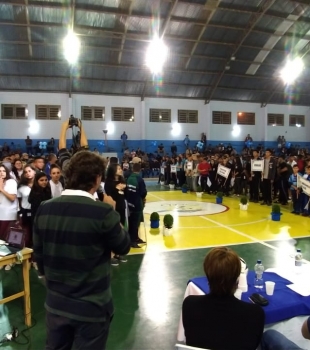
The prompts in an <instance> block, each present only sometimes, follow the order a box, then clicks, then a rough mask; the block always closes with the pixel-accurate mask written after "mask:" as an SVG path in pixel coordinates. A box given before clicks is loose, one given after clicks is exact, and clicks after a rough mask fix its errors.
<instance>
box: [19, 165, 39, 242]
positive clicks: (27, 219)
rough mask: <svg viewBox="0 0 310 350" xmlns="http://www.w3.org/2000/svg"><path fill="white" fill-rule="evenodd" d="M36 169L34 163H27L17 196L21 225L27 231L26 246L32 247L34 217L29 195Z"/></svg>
mask: <svg viewBox="0 0 310 350" xmlns="http://www.w3.org/2000/svg"><path fill="white" fill-rule="evenodd" d="M35 175H36V170H35V168H34V167H33V166H32V165H29V164H28V165H26V166H25V168H24V172H23V174H22V176H21V179H20V182H19V185H18V189H17V198H18V201H19V208H20V219H21V220H20V221H21V226H22V228H23V229H24V231H25V246H26V247H27V248H32V246H33V243H32V219H31V204H30V203H29V202H28V197H29V194H30V191H31V188H32V186H33V182H34V178H35Z"/></svg>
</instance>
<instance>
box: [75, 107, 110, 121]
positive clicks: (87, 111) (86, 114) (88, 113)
mask: <svg viewBox="0 0 310 350" xmlns="http://www.w3.org/2000/svg"><path fill="white" fill-rule="evenodd" d="M104 117H105V108H104V107H88V106H82V107H81V119H82V120H104Z"/></svg>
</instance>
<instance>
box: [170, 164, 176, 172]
mask: <svg viewBox="0 0 310 350" xmlns="http://www.w3.org/2000/svg"><path fill="white" fill-rule="evenodd" d="M170 172H171V173H176V172H177V166H176V165H171V166H170Z"/></svg>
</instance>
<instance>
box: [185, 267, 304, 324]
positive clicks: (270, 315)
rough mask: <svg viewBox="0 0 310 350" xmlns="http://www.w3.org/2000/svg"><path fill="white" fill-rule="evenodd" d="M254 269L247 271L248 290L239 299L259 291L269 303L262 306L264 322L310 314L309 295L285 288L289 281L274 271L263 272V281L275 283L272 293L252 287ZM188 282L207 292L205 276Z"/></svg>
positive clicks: (244, 298)
mask: <svg viewBox="0 0 310 350" xmlns="http://www.w3.org/2000/svg"><path fill="white" fill-rule="evenodd" d="M254 275H255V273H254V271H249V272H248V275H247V281H248V291H247V292H246V293H242V295H241V300H243V301H246V302H250V301H249V297H250V296H251V294H253V293H259V294H261V295H262V296H264V297H265V298H266V299H268V301H269V305H267V306H265V307H264V311H265V324H270V323H276V322H280V321H283V320H286V319H289V318H293V317H296V316H301V315H310V297H303V296H301V295H299V294H297V293H295V292H294V291H292V290H291V289H289V288H287V285H288V284H291V282H290V281H289V280H287V279H285V278H283V277H281V276H279V275H277V274H276V273H274V272H265V273H264V275H263V278H264V281H273V282H275V283H276V285H275V292H274V295H272V296H269V295H267V294H266V291H265V288H263V289H262V290H258V289H256V288H254V286H253V282H254ZM190 282H192V283H194V284H195V285H196V286H197V287H198V288H199V289H201V290H202V291H203V294H207V293H209V286H208V281H207V278H206V277H196V278H192V279H191V280H190Z"/></svg>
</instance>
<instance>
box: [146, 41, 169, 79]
mask: <svg viewBox="0 0 310 350" xmlns="http://www.w3.org/2000/svg"><path fill="white" fill-rule="evenodd" d="M167 56H168V48H167V46H166V45H165V44H164V42H163V41H162V39H160V38H159V37H158V36H155V37H154V39H153V40H152V41H151V42H150V45H149V47H148V49H147V52H146V66H147V67H148V68H150V70H151V72H152V73H153V74H159V73H161V71H162V69H163V66H164V63H165V61H166V59H167Z"/></svg>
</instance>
